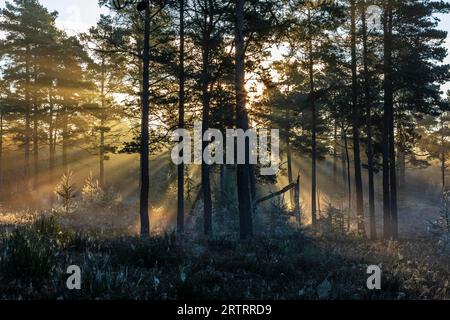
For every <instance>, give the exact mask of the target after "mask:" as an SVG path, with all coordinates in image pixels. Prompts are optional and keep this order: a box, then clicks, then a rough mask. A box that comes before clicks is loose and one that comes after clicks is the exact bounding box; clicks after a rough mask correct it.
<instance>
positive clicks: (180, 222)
mask: <svg viewBox="0 0 450 320" xmlns="http://www.w3.org/2000/svg"><path fill="white" fill-rule="evenodd" d="M184 2H185V0H179V3H180V57H179V59H180V62H179V63H180V65H179V76H178V77H179V97H178V99H179V100H178V128H179V129H184V126H185V124H184V100H185V93H184V87H185V73H184V72H185V71H184V36H185V35H184ZM181 152H183V151H181ZM180 156H183V154H181V155H180ZM177 192H178V200H177V232H178V233H180V234H182V233H183V232H184V163H181V164H179V165H178V189H177Z"/></svg>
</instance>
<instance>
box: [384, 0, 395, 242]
mask: <svg viewBox="0 0 450 320" xmlns="http://www.w3.org/2000/svg"><path fill="white" fill-rule="evenodd" d="M390 6H391V1H390V0H388V1H387V2H386V4H385V8H384V21H383V29H384V85H383V86H384V105H383V218H384V222H383V224H384V237H385V238H386V239H390V238H391V236H392V235H393V228H392V222H391V220H392V219H391V218H392V217H391V192H390V185H391V181H390V178H391V177H390V151H391V148H390V146H389V144H390V141H391V140H390V133H391V132H390V112H391V111H392V104H393V93H392V78H391V77H392V75H391V46H392V40H391V35H390V23H389V21H388V20H390V16H391V15H390V13H389V11H390V9H391V8H390Z"/></svg>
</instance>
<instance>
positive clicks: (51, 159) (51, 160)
mask: <svg viewBox="0 0 450 320" xmlns="http://www.w3.org/2000/svg"><path fill="white" fill-rule="evenodd" d="M50 86H51V85H50ZM48 103H49V111H48V113H49V114H48V119H49V121H48V146H49V147H48V174H49V180H50V183H51V184H53V183H54V180H55V148H54V145H55V143H56V142H55V139H54V131H55V129H54V123H53V116H54V105H53V93H52V88H51V87H50V88H49V90H48ZM53 202H54V196H53V194H51V195H50V205H51V206H53Z"/></svg>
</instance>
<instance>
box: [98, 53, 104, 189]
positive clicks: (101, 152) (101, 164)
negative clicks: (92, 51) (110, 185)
mask: <svg viewBox="0 0 450 320" xmlns="http://www.w3.org/2000/svg"><path fill="white" fill-rule="evenodd" d="M101 68H102V71H101V88H100V90H101V106H100V145H99V153H98V156H99V185H100V187H102V188H103V187H104V185H105V81H106V79H105V60H104V58H102V65H101Z"/></svg>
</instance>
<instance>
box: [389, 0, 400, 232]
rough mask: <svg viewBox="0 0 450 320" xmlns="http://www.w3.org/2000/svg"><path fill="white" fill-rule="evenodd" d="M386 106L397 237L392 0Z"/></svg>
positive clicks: (391, 198)
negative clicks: (387, 110)
mask: <svg viewBox="0 0 450 320" xmlns="http://www.w3.org/2000/svg"><path fill="white" fill-rule="evenodd" d="M388 7H389V10H388V35H389V37H388V39H389V40H388V43H389V45H388V60H389V63H388V68H389V74H390V76H389V77H388V87H389V90H388V93H389V98H388V107H389V109H390V110H389V113H388V114H389V186H390V201H391V206H390V209H391V232H392V238H393V239H397V238H398V218H397V210H398V209H397V170H396V161H395V158H396V157H395V132H394V128H395V122H394V98H393V84H392V2H391V0H389V1H388Z"/></svg>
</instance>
